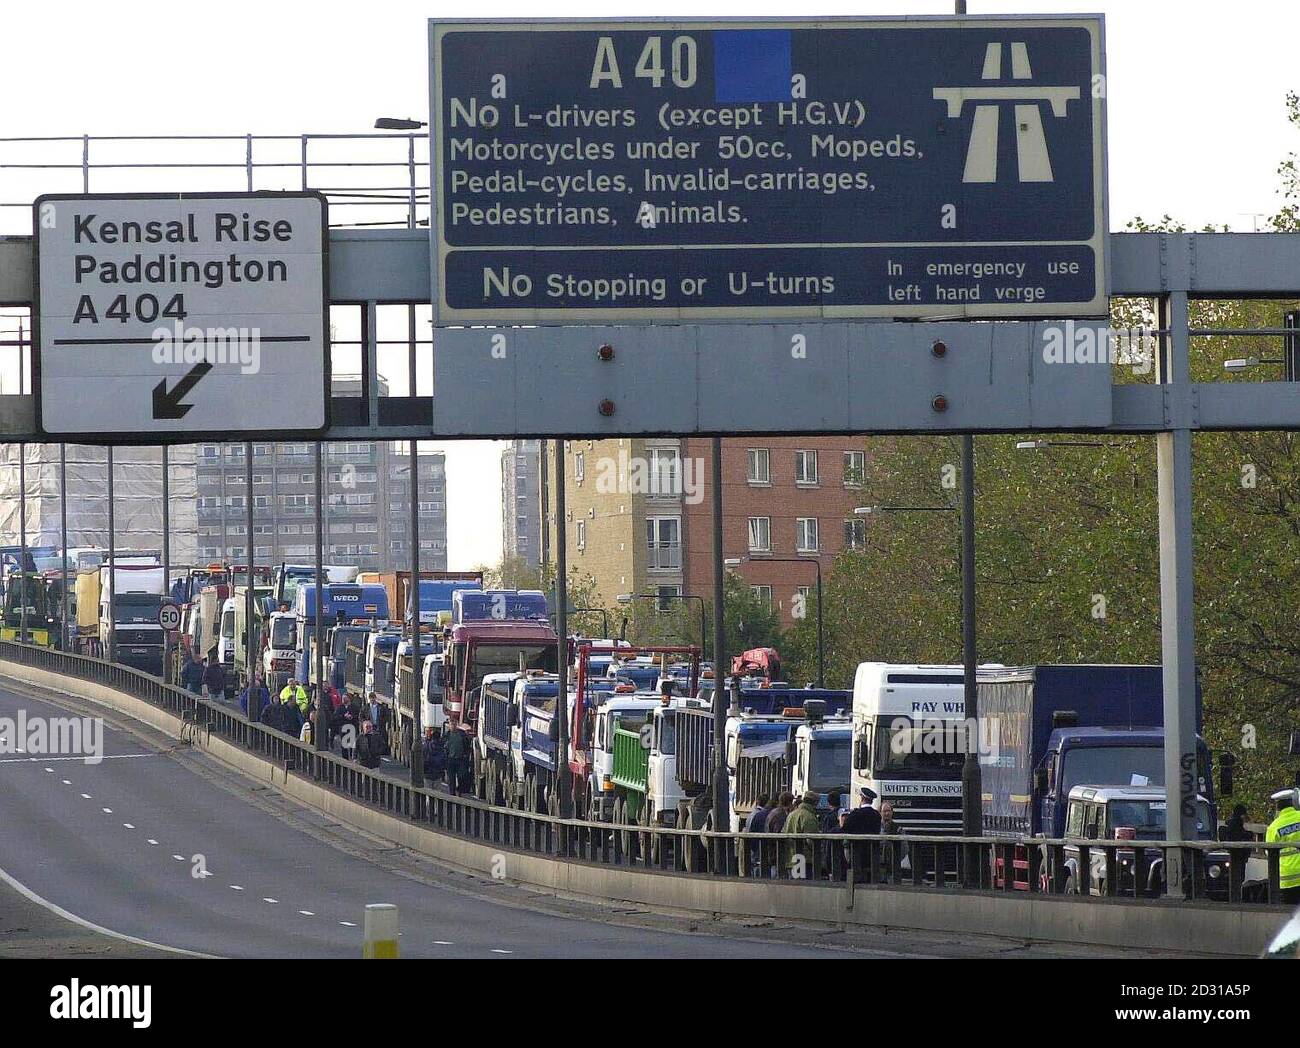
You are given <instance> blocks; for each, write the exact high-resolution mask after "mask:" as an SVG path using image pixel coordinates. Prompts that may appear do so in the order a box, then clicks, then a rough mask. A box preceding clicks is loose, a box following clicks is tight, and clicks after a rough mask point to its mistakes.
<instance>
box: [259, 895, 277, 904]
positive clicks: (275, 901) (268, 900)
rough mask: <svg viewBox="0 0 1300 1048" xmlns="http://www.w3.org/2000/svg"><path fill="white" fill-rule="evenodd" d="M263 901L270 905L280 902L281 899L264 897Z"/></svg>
mask: <svg viewBox="0 0 1300 1048" xmlns="http://www.w3.org/2000/svg"><path fill="white" fill-rule="evenodd" d="M262 901H263V902H269V903H277V902H279V901H280V900H279V899H272V898H271V897H270V896H264V897H263V899H262Z"/></svg>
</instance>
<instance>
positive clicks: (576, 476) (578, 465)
mask: <svg viewBox="0 0 1300 1048" xmlns="http://www.w3.org/2000/svg"><path fill="white" fill-rule="evenodd" d="M586 475H587V459H586V456H584V455H583V453H582V452H581V451H577V452H574V455H573V480H574V482H575V483H577V484H581V483H582V481H583V478H585V477H586Z"/></svg>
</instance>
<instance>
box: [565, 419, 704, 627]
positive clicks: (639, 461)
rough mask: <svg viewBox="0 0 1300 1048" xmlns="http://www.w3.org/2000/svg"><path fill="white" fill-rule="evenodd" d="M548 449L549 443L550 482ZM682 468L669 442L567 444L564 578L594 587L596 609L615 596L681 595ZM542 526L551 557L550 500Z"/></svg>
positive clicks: (675, 448) (674, 444)
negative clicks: (585, 578)
mask: <svg viewBox="0 0 1300 1048" xmlns="http://www.w3.org/2000/svg"><path fill="white" fill-rule="evenodd" d="M553 447H554V445H553V442H550V441H548V442H547V470H548V472H549V474H550V476H553V477H554V476H556V475H557V473H556V471H555V461H554V449H553ZM682 465H683V464H682V460H681V441H680V440H676V439H672V438H663V439H654V438H621V439H611V440H571V441H568V442H567V446H566V453H565V456H564V476H565V492H566V502H567V513H566V517H565V520H566V527H567V531H566V539H567V543H566V554H567V557H568V565H569V570H570V571H571V572H574V571H576V572H578V573H579V574H580V575H590V576H591V577H592V578H593V579H594V580H595V583H596V588H597V592H598V593H599V595H600V600H601V603H602V604H604V605H606V606H613V604H614V602H615V600H616V599H617V597H618V595H619V594H620V593H660V594H665V595H667V594H680V593H681V592H682V586H683V581H684V575H683V568H684V565H683V559H682V550H683V543H682V506H683V502H684V500H685V498H687V497H688V495H687V493H686V491H685V490H684V487H685V486H684V484H683V474H682ZM553 488H554V485H552V490H553ZM547 522H548V524H547V526H548V528H549V530H550V542H551V548H552V549H555V548H556V528H555V505H554V501H553V496H552V500H551V504H550V505H549V506H548V507H547Z"/></svg>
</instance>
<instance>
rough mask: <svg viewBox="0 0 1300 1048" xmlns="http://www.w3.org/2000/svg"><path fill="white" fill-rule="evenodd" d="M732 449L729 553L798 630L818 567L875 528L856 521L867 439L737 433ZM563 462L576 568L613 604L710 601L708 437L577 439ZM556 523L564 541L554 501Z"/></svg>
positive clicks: (825, 567)
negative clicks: (628, 599) (624, 600)
mask: <svg viewBox="0 0 1300 1048" xmlns="http://www.w3.org/2000/svg"><path fill="white" fill-rule="evenodd" d="M722 446H723V456H722V474H723V481H722V483H723V492H722V496H723V546H724V555H725V557H726V558H728V559H731V558H738V559H740V560H741V564H740V566H739V567H738V568H735V569H734V570H736V571H738V572H739V573H740V574H741V575H742V576H743V577H744V578H745V579H746V581H747V582H749V584H750V585H751V586H753V587H755V589H756V591H757V592H758V593H759V595H760V596H762V597H764V598H765V599H766V600H768V601H770V602H771V604H772V606H773V607H775V608H776V609H777V610H778V611H779V612H780V614H781V619H782V622H783V623H784V625H786V626H790V625H792V624H793V622H794V618H793V616H792V614H791V611H792V607H793V604H794V598H795V595H796V594H797V593H798V592H800V591H801V590H803V591H804V592H805V593H806V594H808V596H807V600H808V602H809V608H811V607H812V601H813V600H814V599H815V597H814V596H813V593H814V589H815V584H816V573H815V569H814V568H813V566H812V563H811V562H814V561H820V563H821V566H822V572H823V576H825V575H826V574H829V572H830V569H831V566H832V564H833V562H834V559H835V556H836V554H838V553H839V552H840V550H841V549H843V548H844V547H845V545H846V544H852V543H855V542H860V541H862V539H863V537H864V529H865V526H866V522H865V521H863V520H860V519H858V518H855V517H854V515H853V509H854V507H855V506H857V505H859V504H860V500H861V494H860V483H861V479H862V476H863V472H864V469H865V452H864V450H863V442H862V441H861V440H858V439H856V438H852V437H780V438H778V437H758V438H745V437H736V438H730V439H726V440H724V441H723V445H722ZM548 447H549V445H548ZM548 454H552V456H553V453H551V452H549V451H548ZM565 458H566V461H565V477H566V494H567V503H568V506H567V508H568V513H567V518H568V531H567V539H568V545H567V553H568V563H569V567H570V570H571V571H577V572H579V573H581V574H588V575H591V576H592V577H593V578H594V579H595V581H596V585H597V588H598V590H599V592H600V595H601V598H602V600H603V602H604V603H606V604H610V605H612V603H613V602H614V599H615V598H616V597H617V595H618V594H620V593H659V594H662V595H665V596H666V595H669V594H683V593H686V594H697V595H700V596H703V597H704V598H705V599H709V598H710V597H711V595H712V593H713V559H712V556H713V520H712V506H711V503H712V497H711V493H710V491H709V482H710V477H711V475H712V474H711V469H712V466H711V441H710V440H709V439H707V438H686V439H676V438H660V439H641V438H636V439H629V438H623V439H611V440H597V441H590V440H577V441H570V442H569V443H568V451H567V454H566V456H565ZM552 463H553V457H552ZM551 468H552V469H553V464H552V466H551ZM547 520H548V526H549V528H550V531H551V535H552V541H554V535H555V515H554V506H553V505H551V506H548V507H547ZM776 558H790V559H797V560H806V561H809V562H810V563H808V564H806V565H805V564H800V563H793V564H790V563H779V562H777V560H776Z"/></svg>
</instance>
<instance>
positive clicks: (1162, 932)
mask: <svg viewBox="0 0 1300 1048" xmlns="http://www.w3.org/2000/svg"><path fill="white" fill-rule="evenodd" d="M0 675H2V676H4V677H7V678H10V679H12V680H14V681H18V682H22V683H27V684H32V685H36V686H38V687H41V688H46V689H49V690H51V691H54V692H61V693H63V694H67V695H70V696H72V697H74V698H77V699H81V700H88V701H90V702H93V703H96V704H99V705H102V706H105V707H107V708H109V709H111V710H114V711H116V712H118V713H123V714H126V715H127V716H130V717H132V718H134V719H135V720H138V721H140V722H142V723H144V724H147V725H149V726H150V727H152V728H155V729H157V730H158V731H160V732H162V733H164V734H165V735H168V736H171V737H174V738H178V737H179V736H180V731H181V721H180V718H178V717H176V716H174V715H172V714H170V713H167V712H165V711H163V710H160V709H158V708H157V707H155V706H153V705H151V704H149V703H148V702H145V701H144V700H142V699H137V698H135V697H133V696H131V695H128V694H126V693H124V692H121V691H118V690H116V689H114V688H110V687H108V686H107V685H103V684H96V683H91V682H87V681H80V680H74V679H71V678H69V677H66V676H64V675H62V674H58V673H54V672H51V671H48V670H42V669H38V668H36V667H32V666H23V665H21V664H19V663H15V662H10V661H7V660H0ZM194 745H195V747H196V748H199V749H203V750H204V751H206V752H207V753H209V754H211V755H212V756H213V757H214V758H216V759H217V760H219V761H221V762H222V763H223V764H225V765H227V766H229V767H231V768H233V769H235V770H237V771H239V772H240V773H242V774H244V775H245V776H247V777H249V778H250V779H253V780H255V781H257V782H263V783H268V784H270V785H272V786H274V787H275V788H276V789H277V790H279V791H281V792H282V793H284V794H285V795H286V796H288V797H291V798H293V799H294V800H296V801H299V802H300V803H302V804H305V805H308V806H309V807H312V808H315V809H317V810H318V811H322V812H325V813H327V814H329V815H331V816H333V817H334V818H335V819H337V820H338V821H339V822H341V823H344V824H345V825H348V826H352V827H354V828H356V829H358V830H362V831H364V832H366V833H369V834H371V835H373V836H375V837H379V838H381V839H384V840H388V841H392V842H394V843H396V844H399V845H402V846H403V847H407V848H410V849H411V850H413V851H416V852H419V853H421V854H423V855H427V856H429V857H430V858H433V859H436V860H438V861H439V862H442V863H445V864H447V865H449V866H452V867H456V868H458V869H460V870H463V871H467V872H471V873H476V874H480V875H484V876H487V877H491V878H493V879H495V880H505V881H510V882H515V883H519V884H521V885H526V886H528V887H530V888H535V889H543V890H545V891H549V892H554V893H556V894H559V895H566V896H572V897H576V898H582V899H591V900H596V901H599V902H603V903H609V902H619V903H631V904H636V905H640V906H645V907H648V908H650V909H652V910H666V911H679V912H680V911H693V912H700V913H705V914H722V915H726V916H732V917H754V918H771V919H774V920H800V921H816V922H822V923H827V924H832V925H836V926H851V925H862V926H869V927H876V928H897V929H905V930H921V931H929V932H947V933H951V934H954V935H995V936H1002V937H1010V938H1016V939H1025V940H1035V941H1040V942H1058V943H1077V944H1087V945H1096V946H1111V947H1128V948H1135V949H1154V950H1172V951H1183V952H1194V953H1206V954H1219V955H1225V956H1256V955H1258V954H1259V952H1260V951H1261V950H1262V949H1263V948H1264V946H1265V945H1266V944H1267V943H1268V941H1269V939H1270V938H1272V936H1273V933H1274V932H1275V931H1276V930H1277V928H1278V927H1279V926H1280V925H1281V924H1282V922H1283V920H1284V919H1285V915H1286V914H1287V913H1288V910H1287V908H1284V907H1271V906H1252V907H1231V906H1227V905H1223V904H1216V903H1211V902H1197V903H1172V902H1170V903H1166V902H1163V901H1157V900H1135V899H1091V900H1089V899H1079V898H1072V897H1069V896H1061V895H1026V894H1022V893H1006V894H1001V893H998V894H995V893H991V892H988V893H984V892H979V893H976V892H963V891H957V890H935V889H926V888H902V887H885V886H873V885H859V886H857V887H855V888H852V889H850V888H849V887H847V886H846V885H842V884H833V883H830V882H826V883H821V882H818V883H815V884H799V883H791V882H788V881H786V882H779V881H777V882H772V881H756V880H746V879H743V878H718V877H705V876H693V875H690V874H684V873H675V872H671V871H669V872H658V871H656V872H650V871H646V870H635V869H621V868H618V867H611V866H602V865H599V864H594V863H587V862H582V861H579V860H573V859H570V860H566V861H563V862H560V861H556V860H554V859H549V858H545V857H543V856H538V855H528V854H525V853H522V852H517V851H513V850H511V849H509V848H502V847H499V846H495V845H489V844H482V843H480V842H478V841H471V840H466V839H462V838H459V837H454V836H451V835H449V834H444V833H440V832H438V831H436V830H434V829H431V828H430V827H428V826H426V825H424V824H422V823H419V822H413V821H411V820H409V819H404V818H401V817H399V816H396V815H391V814H389V813H388V812H384V811H379V810H377V809H374V808H370V807H368V806H367V805H365V804H363V803H361V802H359V801H356V800H353V799H352V798H350V797H346V796H344V795H343V794H341V793H338V792H336V791H334V790H332V789H330V788H328V787H326V786H322V785H320V784H319V783H317V782H315V781H313V780H311V779H308V778H305V777H303V776H302V775H299V774H296V773H292V772H286V770H285V769H284V768H283V766H280V765H277V764H276V763H274V762H272V761H269V760H267V759H266V758H265V757H263V756H261V755H259V754H255V753H250V752H248V751H247V750H244V749H241V748H240V747H238V746H236V745H235V744H234V743H231V742H229V741H228V740H226V739H224V738H222V737H221V736H218V735H215V734H213V735H208V734H207V733H205V732H198V733H197V737H196V738H195V740H194Z"/></svg>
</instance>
